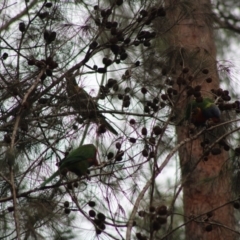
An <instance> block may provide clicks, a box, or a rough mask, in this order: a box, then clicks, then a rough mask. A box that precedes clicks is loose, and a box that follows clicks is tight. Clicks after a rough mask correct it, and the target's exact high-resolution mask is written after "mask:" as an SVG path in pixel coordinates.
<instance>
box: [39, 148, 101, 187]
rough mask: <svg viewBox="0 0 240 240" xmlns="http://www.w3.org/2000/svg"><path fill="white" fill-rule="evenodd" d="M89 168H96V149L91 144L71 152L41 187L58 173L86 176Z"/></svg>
mask: <svg viewBox="0 0 240 240" xmlns="http://www.w3.org/2000/svg"><path fill="white" fill-rule="evenodd" d="M91 166H98V161H97V148H96V147H95V146H94V145H93V144H86V145H82V146H80V147H78V148H76V149H74V150H72V151H71V152H70V153H69V154H68V155H67V157H65V158H64V159H63V160H62V161H61V162H60V164H59V170H58V171H57V172H55V173H54V174H53V175H52V176H51V177H50V178H48V179H47V180H46V181H45V182H44V183H43V184H42V185H41V187H43V186H45V185H46V184H47V183H49V182H50V181H52V179H54V178H55V177H56V176H58V175H59V173H60V172H63V171H66V170H67V171H70V172H73V173H75V174H76V175H78V176H82V175H86V174H87V170H88V168H89V167H91Z"/></svg>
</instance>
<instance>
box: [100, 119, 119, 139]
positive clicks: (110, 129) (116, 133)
mask: <svg viewBox="0 0 240 240" xmlns="http://www.w3.org/2000/svg"><path fill="white" fill-rule="evenodd" d="M100 123H101V124H102V125H104V126H105V127H106V129H107V130H108V131H110V132H111V133H113V134H115V135H118V132H117V131H116V130H115V129H114V128H113V127H112V126H111V124H110V123H108V122H107V121H106V119H105V117H104V116H102V117H101V118H100Z"/></svg>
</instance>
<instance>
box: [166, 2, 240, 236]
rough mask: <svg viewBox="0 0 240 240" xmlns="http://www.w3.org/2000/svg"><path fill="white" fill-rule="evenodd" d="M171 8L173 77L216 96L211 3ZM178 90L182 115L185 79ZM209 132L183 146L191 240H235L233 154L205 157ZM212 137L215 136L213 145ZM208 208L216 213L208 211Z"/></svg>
mask: <svg viewBox="0 0 240 240" xmlns="http://www.w3.org/2000/svg"><path fill="white" fill-rule="evenodd" d="M168 9H169V10H168V11H167V12H168V18H169V19H170V21H171V24H172V25H173V28H172V29H171V31H170V32H169V34H168V38H167V40H168V42H169V43H170V49H173V50H172V51H171V53H170V54H171V57H170V62H169V64H170V66H171V68H172V72H174V75H172V78H173V79H175V82H177V78H179V76H181V78H182V79H184V81H187V82H190V85H191V86H192V87H195V86H197V85H200V86H201V94H202V96H203V97H210V98H212V99H214V96H213V94H212V93H211V89H216V88H217V87H218V85H219V78H218V73H217V66H216V48H215V44H214V36H213V29H212V26H211V20H210V19H211V14H212V13H211V4H210V1H208V0H199V1H185V2H184V3H183V2H182V3H181V2H180V1H174V3H173V2H172V3H171V4H169V6H168ZM184 68H185V69H188V70H189V72H188V73H187V74H185V73H184V71H183V69H184ZM204 69H205V71H203V70H204ZM206 69H207V70H208V74H206V73H207V71H206ZM189 76H190V77H189ZM206 78H212V82H211V83H207V82H206ZM175 88H176V89H178V91H179V92H182V93H181V95H180V97H179V99H178V101H177V104H176V112H177V114H180V115H181V116H183V115H184V112H185V109H186V105H187V102H188V101H189V100H190V99H191V98H189V97H187V94H186V92H187V91H185V90H184V89H185V88H186V85H184V84H182V83H181V82H180V83H179V84H176V86H175ZM188 126H189V123H188V124H181V125H180V126H177V129H176V130H177V136H178V142H181V141H183V140H184V139H186V138H188V137H189V135H190V133H189V127H188ZM200 129H201V128H197V129H195V130H196V131H199V130H200ZM215 132H217V131H215ZM206 134H207V133H206ZM206 134H205V133H204V134H202V135H201V136H200V137H199V138H197V139H196V140H194V141H192V142H190V143H189V144H186V145H184V146H183V147H182V148H181V149H180V150H179V157H180V164H181V171H182V184H183V203H184V215H185V222H186V239H189V240H199V239H204V240H210V239H211V240H221V239H223V240H227V239H229V240H230V239H231V240H232V239H236V238H237V235H236V233H235V232H234V228H235V220H234V208H233V206H232V204H227V203H228V202H229V201H231V200H232V198H231V196H232V194H231V186H230V184H231V178H230V175H231V172H230V171H229V164H230V163H229V161H228V160H229V157H228V154H227V152H225V151H224V150H222V153H221V154H220V155H212V154H209V155H208V157H207V158H205V161H204V160H203V159H204V157H203V151H204V150H203V147H201V142H202V141H203V140H204V138H205V137H206ZM210 135H211V133H210ZM218 137H219V136H218ZM213 141H214V140H213V139H211V142H210V144H212V143H213ZM214 209H215V210H214ZM208 212H211V214H209V215H207V213H208ZM211 215H212V216H211ZM191 219H193V220H191ZM206 219H208V220H207V221H206ZM211 228H212V230H211ZM232 230H233V231H232Z"/></svg>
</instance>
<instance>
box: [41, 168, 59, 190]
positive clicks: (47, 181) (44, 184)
mask: <svg viewBox="0 0 240 240" xmlns="http://www.w3.org/2000/svg"><path fill="white" fill-rule="evenodd" d="M58 175H59V171H56V172H55V173H54V174H53V175H52V176H51V177H49V178H48V179H47V180H45V181H44V182H43V183H42V184H41V185H40V187H44V186H46V185H47V184H48V183H49V182H51V181H52V180H53V179H54V178H55V177H56V176H58Z"/></svg>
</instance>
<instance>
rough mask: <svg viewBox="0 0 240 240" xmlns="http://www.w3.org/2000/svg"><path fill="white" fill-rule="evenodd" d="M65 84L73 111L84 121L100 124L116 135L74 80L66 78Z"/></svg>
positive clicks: (94, 104)
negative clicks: (88, 120)
mask: <svg viewBox="0 0 240 240" xmlns="http://www.w3.org/2000/svg"><path fill="white" fill-rule="evenodd" d="M66 82H67V93H68V97H69V98H70V102H71V106H72V107H73V109H74V110H75V111H78V112H79V114H80V115H81V116H82V117H83V118H84V119H90V121H92V122H95V123H97V124H102V125H104V126H105V127H106V129H107V130H109V131H110V132H111V133H113V134H115V135H118V133H117V131H116V130H115V129H114V128H113V127H112V126H111V125H110V124H109V123H108V122H107V120H106V118H105V117H104V116H103V115H102V114H101V113H99V111H98V105H97V103H96V102H95V101H94V100H93V98H92V97H91V96H90V95H89V94H88V93H87V92H86V91H85V90H84V89H83V88H81V87H79V86H78V85H77V83H76V80H75V78H74V77H73V76H72V75H70V76H68V77H66Z"/></svg>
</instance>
